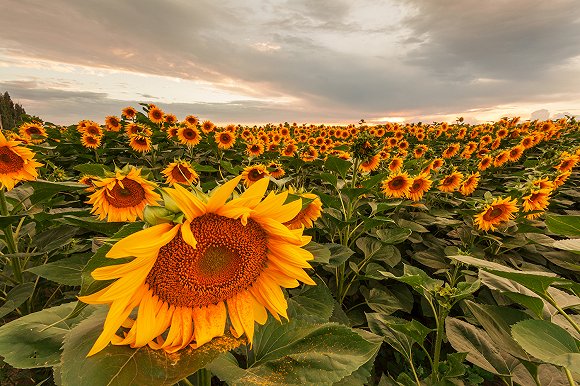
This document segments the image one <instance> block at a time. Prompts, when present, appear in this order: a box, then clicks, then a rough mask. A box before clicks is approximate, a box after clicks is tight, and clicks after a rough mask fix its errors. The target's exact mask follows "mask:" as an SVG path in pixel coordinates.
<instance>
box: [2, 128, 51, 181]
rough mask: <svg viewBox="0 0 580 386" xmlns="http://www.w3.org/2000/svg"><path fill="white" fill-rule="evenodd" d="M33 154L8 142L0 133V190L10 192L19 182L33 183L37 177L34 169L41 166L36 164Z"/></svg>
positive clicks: (15, 142) (18, 144)
mask: <svg viewBox="0 0 580 386" xmlns="http://www.w3.org/2000/svg"><path fill="white" fill-rule="evenodd" d="M34 156H35V154H34V152H33V151H32V150H30V149H28V148H26V147H24V146H21V145H20V142H18V141H9V140H7V139H6V137H5V136H4V134H2V132H1V131H0V189H4V188H6V190H12V188H14V185H16V184H17V183H18V182H20V181H34V180H36V178H37V177H38V171H37V170H36V168H39V167H41V166H43V164H41V163H39V162H36V160H35V159H34Z"/></svg>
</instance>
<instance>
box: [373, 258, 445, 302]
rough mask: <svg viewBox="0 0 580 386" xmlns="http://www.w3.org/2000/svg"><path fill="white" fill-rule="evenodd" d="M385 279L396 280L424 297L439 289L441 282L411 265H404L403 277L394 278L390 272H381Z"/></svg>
mask: <svg viewBox="0 0 580 386" xmlns="http://www.w3.org/2000/svg"><path fill="white" fill-rule="evenodd" d="M381 274H382V275H383V276H385V277H387V278H391V279H395V280H398V281H400V282H402V283H406V284H408V285H410V286H411V287H413V289H414V290H415V291H417V292H419V293H420V294H421V295H423V296H425V295H426V294H427V293H429V292H433V291H436V290H437V289H439V288H441V286H442V285H443V281H442V280H439V279H433V278H431V277H429V275H427V273H426V272H425V271H423V270H422V269H420V268H417V267H414V266H412V265H407V264H405V265H404V268H403V275H401V276H398V277H397V276H395V275H393V274H392V273H391V272H381Z"/></svg>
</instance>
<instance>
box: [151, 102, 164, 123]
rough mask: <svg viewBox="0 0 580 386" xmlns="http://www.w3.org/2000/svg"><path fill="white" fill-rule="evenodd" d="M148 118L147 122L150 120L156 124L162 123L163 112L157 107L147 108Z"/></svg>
mask: <svg viewBox="0 0 580 386" xmlns="http://www.w3.org/2000/svg"><path fill="white" fill-rule="evenodd" d="M148 116H149V120H151V122H153V123H156V124H160V123H163V120H164V118H165V114H164V113H163V110H161V109H160V108H159V107H157V106H151V107H150V108H149V113H148Z"/></svg>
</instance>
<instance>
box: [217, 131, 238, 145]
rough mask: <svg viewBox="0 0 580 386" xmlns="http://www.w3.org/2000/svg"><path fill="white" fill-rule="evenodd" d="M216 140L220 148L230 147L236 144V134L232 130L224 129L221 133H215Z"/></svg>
mask: <svg viewBox="0 0 580 386" xmlns="http://www.w3.org/2000/svg"><path fill="white" fill-rule="evenodd" d="M215 142H216V143H217V145H218V147H219V148H220V149H229V148H231V147H232V146H234V143H235V142H236V136H235V135H234V133H232V132H230V131H222V132H221V133H215Z"/></svg>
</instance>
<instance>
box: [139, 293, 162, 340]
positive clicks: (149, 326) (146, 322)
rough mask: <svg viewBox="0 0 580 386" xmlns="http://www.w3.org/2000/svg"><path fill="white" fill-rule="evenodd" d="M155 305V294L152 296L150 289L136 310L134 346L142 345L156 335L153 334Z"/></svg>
mask: <svg viewBox="0 0 580 386" xmlns="http://www.w3.org/2000/svg"><path fill="white" fill-rule="evenodd" d="M156 307H157V299H156V296H153V294H152V293H151V291H147V293H146V294H145V296H144V297H143V301H142V302H141V304H140V305H139V311H137V319H136V323H137V329H136V330H137V331H136V336H135V347H143V346H145V345H146V344H147V343H149V342H150V341H152V340H153V339H154V338H155V337H156V336H157V335H155V308H156Z"/></svg>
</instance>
